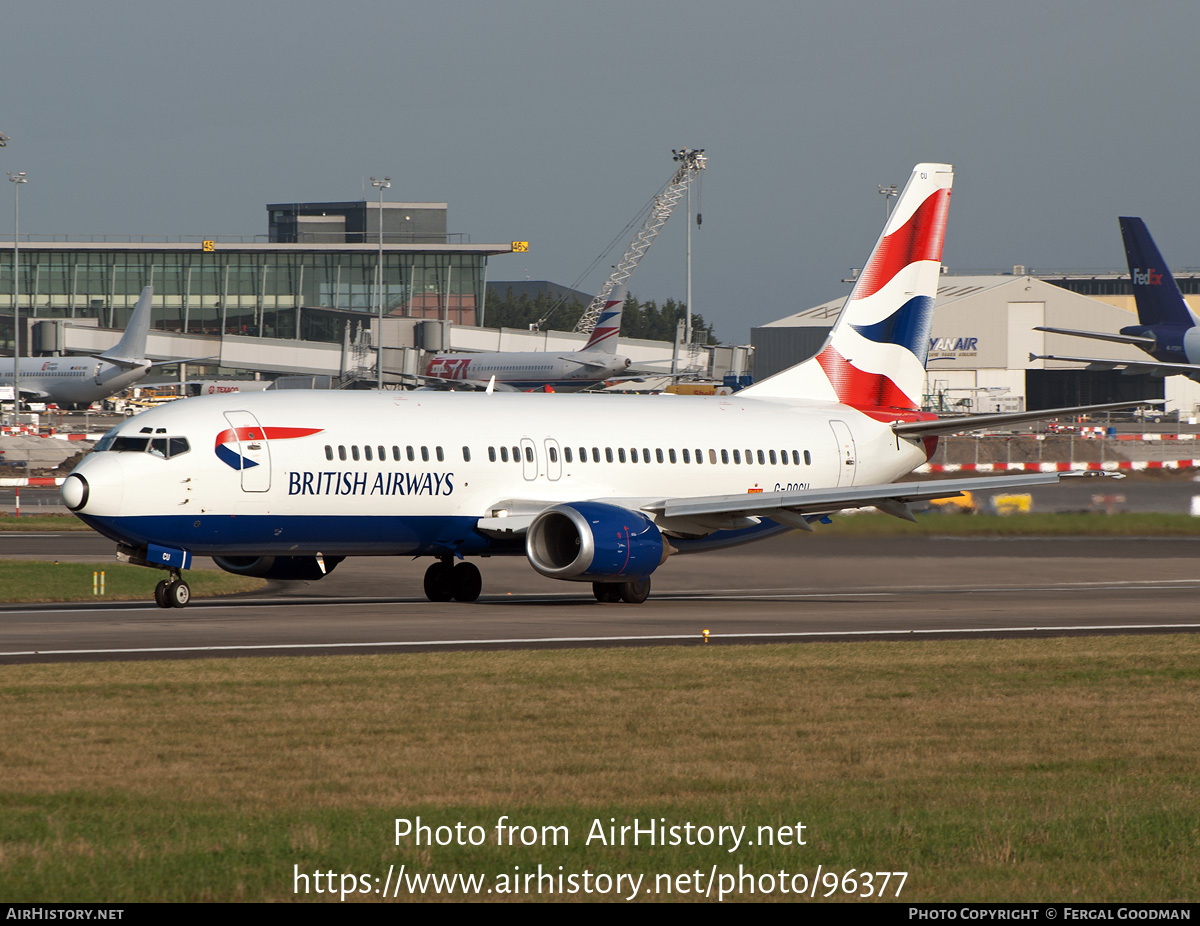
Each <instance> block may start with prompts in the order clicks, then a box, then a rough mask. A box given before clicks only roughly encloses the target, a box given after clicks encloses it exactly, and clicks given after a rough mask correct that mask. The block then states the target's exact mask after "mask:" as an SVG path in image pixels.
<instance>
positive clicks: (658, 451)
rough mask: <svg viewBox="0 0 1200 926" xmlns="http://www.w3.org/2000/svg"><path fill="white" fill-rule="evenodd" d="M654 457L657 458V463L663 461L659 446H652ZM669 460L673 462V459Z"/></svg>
mask: <svg viewBox="0 0 1200 926" xmlns="http://www.w3.org/2000/svg"><path fill="white" fill-rule="evenodd" d="M654 458H655V459H656V460H658V462H659V463H661V462H662V461H663V454H662V449H661V448H659V447H655V448H654ZM671 462H672V463H674V462H675V461H674V460H672V461H671Z"/></svg>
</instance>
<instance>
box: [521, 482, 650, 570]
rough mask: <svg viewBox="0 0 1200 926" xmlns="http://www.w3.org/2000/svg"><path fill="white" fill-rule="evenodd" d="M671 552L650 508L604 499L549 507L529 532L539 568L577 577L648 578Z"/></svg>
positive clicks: (528, 547)
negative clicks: (646, 511)
mask: <svg viewBox="0 0 1200 926" xmlns="http://www.w3.org/2000/svg"><path fill="white" fill-rule="evenodd" d="M670 552H671V548H670V546H669V545H668V544H667V542H666V539H665V538H664V537H663V535H662V533H661V532H660V531H659V529H658V528H657V527H656V526H655V525H654V522H653V521H651V520H650V519H649V518H648V517H646V516H645V515H644V514H642V513H641V512H639V511H631V510H630V509H628V508H622V507H621V506H620V505H609V504H605V503H603V502H575V503H573V504H569V505H555V506H554V507H552V508H547V509H546V510H545V511H543V512H541V513H540V514H539V515H538V516H537V517H536V518H534V519H533V523H531V524H530V525H529V532H528V533H527V534H526V537H525V555H526V556H528V557H529V562H530V565H532V566H533V568H534V569H536V570H537V571H538V572H540V573H541V574H542V575H544V576H548V577H549V578H551V579H569V580H571V581H575V582H614V581H616V580H629V579H642V578H645V577H647V576H649V575H650V573H652V572H654V570H655V569H657V568H658V567H659V565H660V564H661V563H662V562H663V560H665V559H666V558H667V555H668V554H669V553H670Z"/></svg>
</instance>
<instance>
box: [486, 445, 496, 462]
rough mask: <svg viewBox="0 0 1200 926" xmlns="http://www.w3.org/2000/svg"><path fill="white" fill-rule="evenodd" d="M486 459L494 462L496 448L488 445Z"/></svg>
mask: <svg viewBox="0 0 1200 926" xmlns="http://www.w3.org/2000/svg"><path fill="white" fill-rule="evenodd" d="M488 459H489V460H491V461H492V462H493V463H495V462H496V448H495V447H488Z"/></svg>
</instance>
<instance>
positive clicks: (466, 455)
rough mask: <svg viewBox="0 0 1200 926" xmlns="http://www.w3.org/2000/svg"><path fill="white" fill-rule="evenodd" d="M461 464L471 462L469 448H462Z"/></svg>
mask: <svg viewBox="0 0 1200 926" xmlns="http://www.w3.org/2000/svg"><path fill="white" fill-rule="evenodd" d="M463 462H464V463H470V462H471V448H470V447H463Z"/></svg>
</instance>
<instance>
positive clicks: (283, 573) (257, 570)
mask: <svg viewBox="0 0 1200 926" xmlns="http://www.w3.org/2000/svg"><path fill="white" fill-rule="evenodd" d="M324 559H325V569H324V571H322V570H321V566H320V565H319V564H318V563H317V558H316V557H315V556H214V557H213V562H214V563H216V564H217V565H218V566H220V567H221V568H222V569H224V570H225V571H226V572H232V573H233V574H234V575H239V576H256V577H257V578H260V579H323V578H324V577H325V576H327V575H329V573H331V572H333V570H334V568H335V567H336V566H337V564H338V563H340V562H341V561H342V560H343V559H345V557H344V556H326V557H325V558H324Z"/></svg>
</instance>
